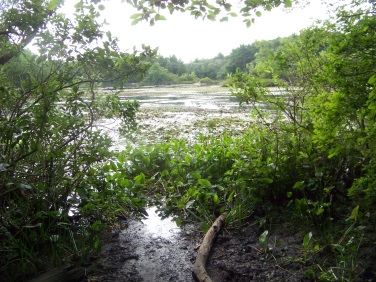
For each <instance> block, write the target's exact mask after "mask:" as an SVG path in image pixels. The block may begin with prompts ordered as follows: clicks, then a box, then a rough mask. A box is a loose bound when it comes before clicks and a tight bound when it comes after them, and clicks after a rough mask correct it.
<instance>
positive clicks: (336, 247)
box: [331, 244, 345, 253]
mask: <svg viewBox="0 0 376 282" xmlns="http://www.w3.org/2000/svg"><path fill="white" fill-rule="evenodd" d="M331 246H333V247H334V248H335V249H336V250H337V251H339V252H340V253H344V252H345V247H344V246H341V245H340V244H331Z"/></svg>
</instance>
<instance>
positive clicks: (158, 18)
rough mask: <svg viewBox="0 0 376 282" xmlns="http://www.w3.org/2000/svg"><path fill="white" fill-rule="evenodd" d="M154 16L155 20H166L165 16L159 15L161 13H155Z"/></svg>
mask: <svg viewBox="0 0 376 282" xmlns="http://www.w3.org/2000/svg"><path fill="white" fill-rule="evenodd" d="M154 18H155V20H156V21H165V20H166V17H165V16H163V15H161V14H156V15H155V17H154Z"/></svg>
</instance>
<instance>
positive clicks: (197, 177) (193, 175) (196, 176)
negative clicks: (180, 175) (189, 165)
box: [192, 172, 201, 179]
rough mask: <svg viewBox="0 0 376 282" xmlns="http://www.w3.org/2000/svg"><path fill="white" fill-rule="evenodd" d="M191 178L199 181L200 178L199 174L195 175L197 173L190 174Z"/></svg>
mask: <svg viewBox="0 0 376 282" xmlns="http://www.w3.org/2000/svg"><path fill="white" fill-rule="evenodd" d="M192 177H193V178H194V179H200V178H201V174H199V173H197V172H192Z"/></svg>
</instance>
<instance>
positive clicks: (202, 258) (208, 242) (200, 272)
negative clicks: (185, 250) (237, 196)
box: [192, 212, 227, 282]
mask: <svg viewBox="0 0 376 282" xmlns="http://www.w3.org/2000/svg"><path fill="white" fill-rule="evenodd" d="M226 217H227V212H224V213H222V214H221V215H220V216H219V217H218V218H217V219H216V220H215V221H214V223H213V224H212V226H211V227H210V229H209V230H208V232H207V233H206V234H205V237H204V240H203V241H202V243H201V246H200V248H199V249H198V252H197V256H196V261H195V263H194V264H193V268H192V272H193V275H194V277H195V278H196V279H197V280H198V281H199V282H211V281H212V280H211V278H210V276H209V275H208V273H207V272H206V269H205V266H206V261H207V259H208V257H209V254H210V249H211V247H212V245H213V242H214V240H215V238H216V237H217V236H218V234H219V232H220V231H221V229H222V227H223V225H224V222H225V219H226Z"/></svg>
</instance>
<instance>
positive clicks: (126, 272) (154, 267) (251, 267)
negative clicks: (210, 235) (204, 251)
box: [88, 221, 310, 282]
mask: <svg viewBox="0 0 376 282" xmlns="http://www.w3.org/2000/svg"><path fill="white" fill-rule="evenodd" d="M256 229H257V230H256ZM261 233H262V230H259V229H258V228H247V229H246V230H243V231H240V232H239V231H234V230H226V229H225V230H224V231H223V232H222V234H221V235H219V237H218V239H217V240H216V243H215V245H214V246H213V248H212V252H211V256H210V257H209V261H208V264H207V270H208V273H209V275H210V276H211V277H212V279H213V281H215V282H221V281H310V280H309V279H308V278H306V277H305V275H304V272H305V271H306V270H307V269H308V267H309V263H307V262H303V261H302V260H301V259H299V258H301V257H302V255H301V249H302V236H301V235H300V234H297V233H295V232H292V231H291V230H289V229H288V228H286V227H281V226H280V227H278V228H275V231H273V232H272V233H270V234H269V236H268V239H269V240H268V247H265V246H264V247H262V246H261V245H260V243H259V236H260V234H261ZM203 236H204V234H203V233H202V232H200V231H198V230H193V229H192V228H188V227H186V228H184V229H181V230H178V231H176V232H172V234H171V236H167V237H166V236H165V235H163V234H162V233H160V234H158V231H157V232H155V233H153V234H150V233H149V232H148V231H147V230H146V229H145V224H144V223H142V222H140V221H131V222H129V223H128V227H127V228H126V229H125V230H124V231H121V232H109V233H108V234H106V239H105V244H104V246H103V250H102V253H101V255H100V258H99V259H98V260H97V261H96V262H95V264H94V265H93V266H92V267H91V269H90V270H89V272H88V281H195V280H194V278H193V276H192V273H191V266H192V264H193V263H194V261H195V249H197V246H198V245H199V244H200V240H201V239H202V237H203Z"/></svg>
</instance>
